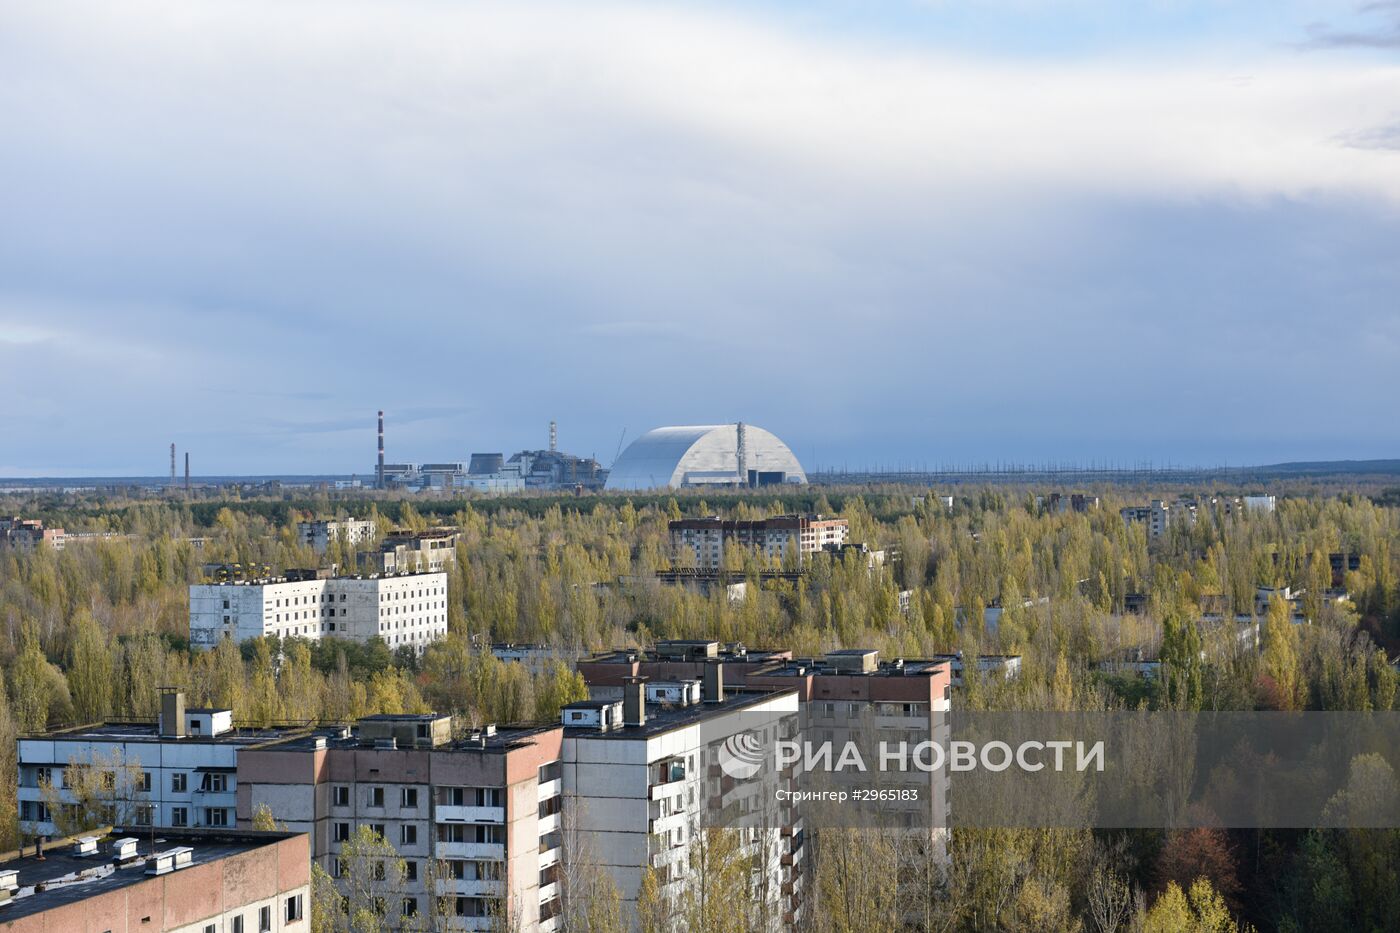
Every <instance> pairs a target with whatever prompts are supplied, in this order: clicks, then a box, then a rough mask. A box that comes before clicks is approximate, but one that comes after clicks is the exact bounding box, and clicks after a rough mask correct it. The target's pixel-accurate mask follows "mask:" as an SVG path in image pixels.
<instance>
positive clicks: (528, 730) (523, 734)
mask: <svg viewBox="0 0 1400 933" xmlns="http://www.w3.org/2000/svg"><path fill="white" fill-rule="evenodd" d="M558 728H560V727H559V726H558V725H557V724H552V723H542V724H534V723H531V724H523V725H508V726H498V727H497V728H496V732H495V734H494V735H486V730H485V729H474V730H472V731H471V732H470V733H468V737H466V738H461V739H455V740H453V741H451V742H446V743H444V744H442V745H433V746H423V747H419V746H413V745H403V746H400V747H398V748H396V749H375V748H374V745H373V744H369V745H366V744H364V743H363V742H362V741H361V740H360V737H359V736H358V735H356V734H354V733H352V734H350V735H348V736H344V735H342V732H341V729H339V728H329V729H324V730H318V731H317V732H314V733H312V734H310V735H299V736H295V737H293V738H289V739H286V740H284V741H280V742H269V743H267V744H266V745H264V746H262V747H261V748H260V751H276V752H312V751H316V750H318V748H326V749H328V750H336V751H344V750H348V749H361V750H364V751H379V752H381V753H383V752H391V751H398V752H481V751H487V752H504V751H509V750H511V749H513V748H519V747H523V746H524V745H525V744H527V743H526V741H525V740H526V739H528V738H531V737H532V736H536V735H541V734H543V733H545V732H549V731H550V730H552V729H558ZM471 735H477V736H478V738H477V739H475V740H473V739H471V738H470V736H471ZM483 738H484V739H485V740H486V742H485V745H483V744H482V741H481V740H482V739H483ZM322 742H323V743H324V744H322Z"/></svg>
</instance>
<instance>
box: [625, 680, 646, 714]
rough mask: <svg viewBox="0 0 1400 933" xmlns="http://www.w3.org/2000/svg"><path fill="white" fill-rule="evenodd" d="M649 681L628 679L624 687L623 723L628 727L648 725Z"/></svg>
mask: <svg viewBox="0 0 1400 933" xmlns="http://www.w3.org/2000/svg"><path fill="white" fill-rule="evenodd" d="M646 684H647V679H646V678H645V677H628V678H627V680H626V681H624V683H623V686H622V723H623V725H626V726H645V725H646V724H647V686H646Z"/></svg>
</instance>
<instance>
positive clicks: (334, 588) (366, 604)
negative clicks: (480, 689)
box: [190, 573, 447, 650]
mask: <svg viewBox="0 0 1400 933" xmlns="http://www.w3.org/2000/svg"><path fill="white" fill-rule="evenodd" d="M307 576H310V575H307ZM446 634H447V575H446V574H444V573H407V574H399V575H393V576H368V577H329V578H326V577H314V578H310V579H288V578H280V579H273V580H261V581H259V580H254V581H229V582H223V583H201V584H193V585H191V586H190V645H191V647H193V648H196V649H209V648H213V647H214V646H215V645H217V644H218V643H219V642H220V641H221V640H222V639H225V638H232V639H234V640H235V641H239V642H242V641H245V640H247V639H249V638H260V637H263V636H267V635H276V636H278V637H280V638H307V639H313V640H315V639H320V638H322V637H335V638H346V639H350V640H352V641H369V640H370V639H371V638H375V637H379V638H382V639H383V640H384V641H385V643H386V644H388V645H389V647H390V648H400V647H405V646H407V647H412V648H414V649H417V650H421V649H422V648H423V647H424V646H425V645H427V644H428V643H429V642H432V641H435V640H437V639H438V638H441V637H442V636H444V635H446Z"/></svg>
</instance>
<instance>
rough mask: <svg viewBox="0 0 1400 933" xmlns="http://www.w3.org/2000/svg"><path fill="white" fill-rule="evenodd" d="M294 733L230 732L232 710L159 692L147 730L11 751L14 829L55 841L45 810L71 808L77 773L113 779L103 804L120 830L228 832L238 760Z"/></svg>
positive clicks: (72, 737) (110, 731) (38, 738)
mask: <svg viewBox="0 0 1400 933" xmlns="http://www.w3.org/2000/svg"><path fill="white" fill-rule="evenodd" d="M297 728H298V727H284V728H270V729H245V728H235V726H234V724H233V711H232V710H227V709H190V708H186V707H185V701H184V696H183V695H182V694H180V693H179V692H177V691H174V690H164V691H162V693H161V713H160V718H159V719H158V720H157V721H156V722H153V723H152V722H107V723H102V724H99V725H92V726H80V727H77V728H72V729H62V730H58V731H55V732H49V733H45V734H41V735H30V736H23V737H21V738H20V739H19V742H18V743H17V746H18V747H17V755H18V760H19V788H18V795H17V796H18V798H19V819H20V824H21V826H22V827H24V828H25V831H26V832H30V833H33V834H37V835H54V834H56V833H58V832H59V829H58V826H57V825H56V824H55V822H54V816H55V814H53V813H51V812H50V809H49V807H50V804H51V803H54V802H57V803H58V804H59V805H60V806H69V807H72V806H75V805H76V801H75V797H74V794H73V784H74V776H73V775H72V774H70V773H69V772H70V768H72V767H73V766H78V767H84V768H86V767H92V768H97V769H99V770H101V771H104V772H109V773H110V774H111V775H112V776H111V778H110V779H109V783H110V784H111V800H110V801H106V802H105V803H106V806H107V807H108V808H110V809H111V810H112V811H114V812H113V814H112V815H113V816H114V817H115V818H117V819H118V820H119V821H121V822H126V823H130V824H132V825H135V826H141V827H151V826H154V827H160V828H164V829H183V828H187V827H208V828H226V827H230V826H233V825H234V821H235V819H236V809H237V791H238V784H237V780H236V774H237V762H238V754H239V752H240V751H241V750H243V749H247V748H248V747H250V746H255V745H259V744H262V743H265V742H270V741H277V740H279V739H282V738H284V737H286V736H287V735H289V734H291V733H292V732H294V731H297ZM301 731H305V730H304V729H302V730H301Z"/></svg>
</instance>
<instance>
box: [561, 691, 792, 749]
mask: <svg viewBox="0 0 1400 933" xmlns="http://www.w3.org/2000/svg"><path fill="white" fill-rule="evenodd" d="M784 694H792V695H794V696H796V694H797V691H796V689H792V688H779V689H772V688H769V689H766V690H754V689H747V688H742V687H740V688H734V687H726V688H725V695H724V699H723V700H722V701H720V702H718V703H707V702H704V701H701V702H699V703H695V704H692V705H690V706H678V705H672V704H669V703H647V704H646V717H647V719H646V723H645V724H644V725H640V726H628V725H621V726H615V727H613V728H611V729H608V730H607V731H602V730H600V729H598V727H597V726H564V734H565V735H566V736H571V737H575V738H590V739H619V740H628V739H641V738H651V737H652V736H656V735H661V734H663V733H666V732H670V731H671V730H672V729H680V728H683V727H685V726H693V725H695V724H697V723H700V722H703V721H705V720H706V719H710V718H711V717H714V716H720V715H727V714H729V713H733V712H738V711H740V710H743V709H747V708H748V707H751V706H757V705H758V704H760V703H762V702H764V701H765V700H769V699H772V698H773V697H776V696H782V695H784ZM622 704H623V701H622V700H583V701H580V702H578V703H570V704H568V705H566V706H564V707H563V708H564V709H600V708H603V707H607V706H621V705H622Z"/></svg>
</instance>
